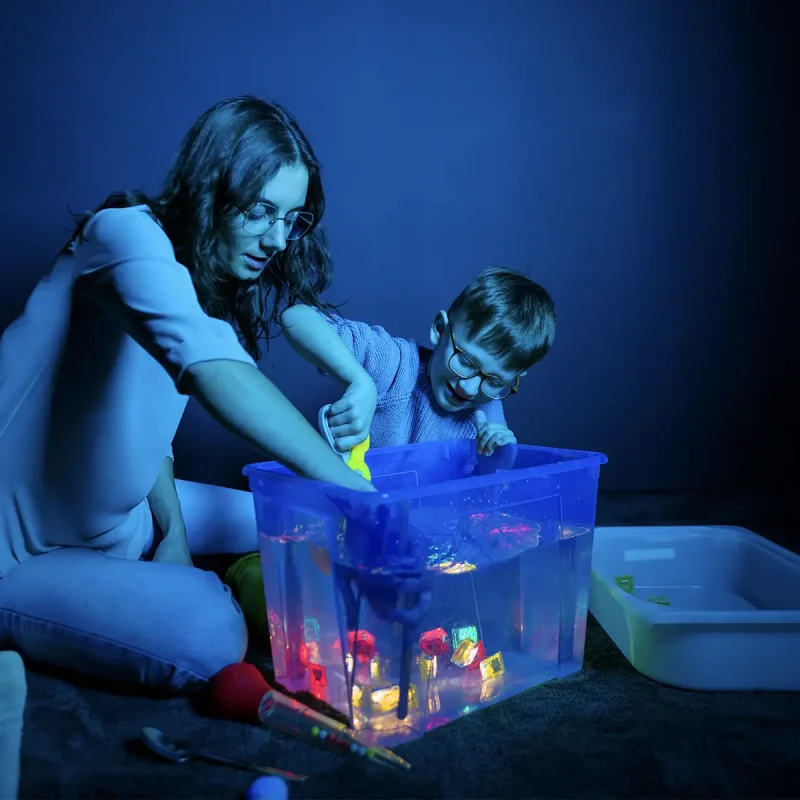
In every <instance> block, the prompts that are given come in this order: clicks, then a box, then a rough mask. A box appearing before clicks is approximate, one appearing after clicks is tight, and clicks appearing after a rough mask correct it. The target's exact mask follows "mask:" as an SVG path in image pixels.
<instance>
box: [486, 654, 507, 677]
mask: <svg viewBox="0 0 800 800" xmlns="http://www.w3.org/2000/svg"><path fill="white" fill-rule="evenodd" d="M505 671H506V667H505V664H504V663H503V655H502V653H495V654H494V655H493V656H489V657H488V658H484V659H483V661H481V677H482V678H483V679H484V680H485V681H488V680H490V679H491V678H497V677H498V676H499V675H502V674H503V673H504V672H505Z"/></svg>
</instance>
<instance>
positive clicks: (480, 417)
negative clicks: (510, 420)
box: [475, 409, 517, 456]
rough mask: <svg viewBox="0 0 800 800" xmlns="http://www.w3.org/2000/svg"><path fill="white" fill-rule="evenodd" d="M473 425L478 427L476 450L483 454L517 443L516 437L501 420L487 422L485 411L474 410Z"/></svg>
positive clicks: (489, 453)
mask: <svg viewBox="0 0 800 800" xmlns="http://www.w3.org/2000/svg"><path fill="white" fill-rule="evenodd" d="M475 427H476V428H477V429H478V434H477V437H476V438H477V440H478V452H479V453H480V454H481V455H483V456H490V455H491V454H492V453H494V451H495V450H496V449H497V448H498V447H504V446H505V445H507V444H516V443H517V438H516V437H515V436H514V434H513V433H511V431H510V430H509V429H508V428H507V427H506V426H505V425H504V424H503V423H502V422H489V420H488V419H487V418H486V412H485V411H481V410H480V409H478V410H477V411H476V412H475Z"/></svg>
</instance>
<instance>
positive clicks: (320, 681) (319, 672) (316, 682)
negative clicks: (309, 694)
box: [308, 664, 328, 691]
mask: <svg viewBox="0 0 800 800" xmlns="http://www.w3.org/2000/svg"><path fill="white" fill-rule="evenodd" d="M308 671H309V673H310V676H311V689H312V691H313V690H314V689H324V688H325V687H326V686H327V685H328V670H326V669H325V667H323V666H322V665H321V664H309V665H308Z"/></svg>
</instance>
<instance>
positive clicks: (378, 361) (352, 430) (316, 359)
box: [281, 305, 416, 452]
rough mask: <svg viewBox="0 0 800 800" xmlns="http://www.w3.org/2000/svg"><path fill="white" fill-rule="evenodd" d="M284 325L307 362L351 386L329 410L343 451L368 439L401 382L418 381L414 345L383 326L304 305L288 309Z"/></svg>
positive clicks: (332, 430) (331, 425)
mask: <svg viewBox="0 0 800 800" xmlns="http://www.w3.org/2000/svg"><path fill="white" fill-rule="evenodd" d="M281 326H282V328H283V332H284V335H285V336H286V338H287V339H288V341H289V343H290V344H291V345H292V347H293V348H294V349H295V350H296V351H297V352H298V353H299V354H300V355H301V356H303V358H305V359H306V360H307V361H310V362H311V363H312V364H314V365H315V366H316V367H317V369H319V370H320V371H322V372H324V373H326V374H329V375H332V376H333V377H334V378H336V379H337V380H338V381H339V383H341V384H343V385H344V386H345V387H346V389H345V392H344V395H343V397H342V398H341V399H340V400H338V401H337V402H336V403H334V404H333V405H331V407H330V408H329V410H328V412H327V422H328V429H329V431H330V433H331V435H332V436H333V439H334V443H335V444H336V447H337V448H338V449H339V450H340V451H342V452H346V451H348V450H350V449H351V448H353V447H355V446H356V445H358V444H361V442H363V441H364V440H365V439H366V438H367V437H368V436H369V432H370V427H371V425H372V418H373V417H374V415H375V409H376V406H377V402H378V400H379V399H380V398H384V397H386V395H387V394H388V393H389V392H390V391H391V390H392V389H394V388H396V387H397V385H398V380H400V383H401V384H402V383H403V381H402V378H403V377H407V378H408V379H409V380H407V381H405V383H409V384H413V383H414V381H415V379H416V370H415V369H414V367H413V363H414V360H413V358H411V357H410V356H411V343H410V342H407V341H405V340H403V339H395V338H394V337H392V336H390V335H389V334H388V333H387V332H386V331H385V330H384V329H383V328H380V327H378V326H375V327H370V326H369V325H366V324H364V323H363V322H351V321H350V320H345V319H342V318H341V317H339V316H332V317H326V316H324V314H323V313H322V312H321V311H318V310H317V309H314V308H311V307H309V306H303V305H295V306H291V307H290V308H288V309H286V311H284V312H283V314H282V315H281ZM409 390H410V387H409Z"/></svg>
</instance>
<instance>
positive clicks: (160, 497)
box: [147, 456, 192, 566]
mask: <svg viewBox="0 0 800 800" xmlns="http://www.w3.org/2000/svg"><path fill="white" fill-rule="evenodd" d="M147 502H148V503H149V504H150V510H151V511H152V512H153V516H154V517H155V520H156V522H157V523H158V527H159V528H160V529H161V542H160V543H159V545H158V548H157V550H156V552H155V555H154V556H153V560H154V561H162V562H169V563H172V564H186V565H188V566H191V565H192V557H191V556H190V555H189V544H188V542H187V541H186V524H185V523H184V521H183V513H182V512H181V501H180V500H179V499H178V490H177V488H176V486H175V473H174V471H173V465H172V459H171V458H170V457H169V456H165V457H164V461H163V462H162V464H161V469H160V470H159V472H158V477H157V478H156V482H155V483H154V484H153V488H152V489H151V490H150V493H149V494H148V495H147Z"/></svg>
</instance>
